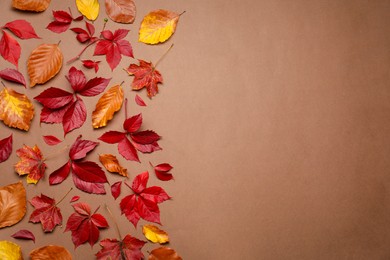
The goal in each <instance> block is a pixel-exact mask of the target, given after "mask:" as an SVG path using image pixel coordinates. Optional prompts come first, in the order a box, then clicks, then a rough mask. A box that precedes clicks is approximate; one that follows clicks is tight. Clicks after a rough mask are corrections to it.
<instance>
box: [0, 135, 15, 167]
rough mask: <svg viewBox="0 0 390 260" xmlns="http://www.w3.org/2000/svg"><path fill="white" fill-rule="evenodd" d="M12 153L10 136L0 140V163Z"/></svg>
mask: <svg viewBox="0 0 390 260" xmlns="http://www.w3.org/2000/svg"><path fill="white" fill-rule="evenodd" d="M11 153H12V134H11V135H10V136H8V137H6V138H4V139H2V140H0V163H2V162H4V161H6V160H7V159H8V158H9V156H10V155H11Z"/></svg>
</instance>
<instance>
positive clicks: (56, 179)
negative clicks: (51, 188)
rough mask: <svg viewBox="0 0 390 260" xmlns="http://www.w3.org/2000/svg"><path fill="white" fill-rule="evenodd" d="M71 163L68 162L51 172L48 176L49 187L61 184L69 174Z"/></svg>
mask: <svg viewBox="0 0 390 260" xmlns="http://www.w3.org/2000/svg"><path fill="white" fill-rule="evenodd" d="M70 167H71V161H70V160H69V161H68V162H67V163H66V164H64V165H63V166H61V167H60V168H58V169H57V170H55V171H54V172H52V173H51V174H50V176H49V183H50V185H55V184H59V183H61V182H63V181H64V180H65V179H66V178H67V177H68V175H69V173H70V169H71V168H70Z"/></svg>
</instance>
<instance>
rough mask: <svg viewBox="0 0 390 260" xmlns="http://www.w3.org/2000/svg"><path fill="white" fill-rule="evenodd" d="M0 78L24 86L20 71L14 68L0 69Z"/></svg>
mask: <svg viewBox="0 0 390 260" xmlns="http://www.w3.org/2000/svg"><path fill="white" fill-rule="evenodd" d="M0 78H2V79H4V80H8V81H12V82H15V83H19V84H21V85H23V86H24V87H26V80H25V79H24V76H23V74H22V73H20V72H19V71H18V70H15V69H3V70H2V71H0Z"/></svg>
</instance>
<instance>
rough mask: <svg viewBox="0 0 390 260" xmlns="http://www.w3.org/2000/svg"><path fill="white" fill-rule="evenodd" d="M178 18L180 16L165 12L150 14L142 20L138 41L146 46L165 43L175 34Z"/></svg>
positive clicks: (158, 11) (159, 11) (157, 11)
mask: <svg viewBox="0 0 390 260" xmlns="http://www.w3.org/2000/svg"><path fill="white" fill-rule="evenodd" d="M179 17H180V14H177V13H174V12H171V11H167V10H161V9H160V10H155V11H152V12H150V13H149V14H147V15H146V16H145V17H144V19H143V20H142V23H141V27H140V29H139V41H140V42H143V43H148V44H157V43H160V42H165V41H166V40H168V39H169V38H170V37H171V36H172V34H173V33H174V32H175V30H176V25H177V22H178V21H179Z"/></svg>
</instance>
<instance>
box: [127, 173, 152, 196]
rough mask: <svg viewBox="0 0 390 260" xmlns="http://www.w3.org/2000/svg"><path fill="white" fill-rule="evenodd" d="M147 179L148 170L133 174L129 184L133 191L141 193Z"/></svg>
mask: <svg viewBox="0 0 390 260" xmlns="http://www.w3.org/2000/svg"><path fill="white" fill-rule="evenodd" d="M148 180H149V172H147V171H146V172H143V173H140V174H138V175H137V176H135V178H134V180H133V184H132V185H131V189H132V190H133V192H134V193H136V194H139V193H141V192H142V191H143V190H144V189H145V188H146V185H147V184H148Z"/></svg>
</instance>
